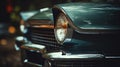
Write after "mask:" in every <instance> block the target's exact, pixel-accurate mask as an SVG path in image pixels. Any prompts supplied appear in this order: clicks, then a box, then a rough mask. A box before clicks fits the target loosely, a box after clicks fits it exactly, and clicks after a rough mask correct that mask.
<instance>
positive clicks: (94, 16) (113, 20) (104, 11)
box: [57, 3, 120, 30]
mask: <svg viewBox="0 0 120 67" xmlns="http://www.w3.org/2000/svg"><path fill="white" fill-rule="evenodd" d="M57 7H58V8H60V9H62V11H63V12H64V13H65V14H66V15H67V17H68V18H69V19H70V20H71V24H72V26H74V27H77V28H78V29H82V30H118V29H120V19H119V17H120V5H115V4H101V3H68V4H59V5H58V6H57Z"/></svg>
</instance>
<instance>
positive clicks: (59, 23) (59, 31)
mask: <svg viewBox="0 0 120 67" xmlns="http://www.w3.org/2000/svg"><path fill="white" fill-rule="evenodd" d="M67 29H68V20H67V18H66V17H65V15H64V14H63V13H60V14H59V15H58V18H57V20H56V25H55V37H56V39H57V41H58V42H59V43H63V41H64V40H65V38H66V35H67Z"/></svg>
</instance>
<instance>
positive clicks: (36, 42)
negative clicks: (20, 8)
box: [20, 2, 120, 67]
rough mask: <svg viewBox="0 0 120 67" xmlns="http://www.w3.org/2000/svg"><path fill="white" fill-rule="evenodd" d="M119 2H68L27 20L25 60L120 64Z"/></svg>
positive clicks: (71, 65)
mask: <svg viewBox="0 0 120 67" xmlns="http://www.w3.org/2000/svg"><path fill="white" fill-rule="evenodd" d="M119 17H120V5H119V4H115V3H83V2H82V3H81V2H80V3H66V4H58V5H55V6H54V7H53V8H52V12H51V9H50V10H40V11H39V12H37V13H36V14H35V15H33V16H32V17H30V18H29V19H28V20H27V21H26V22H25V25H24V26H25V29H24V30H25V31H26V32H25V33H24V37H26V38H27V42H26V43H24V44H22V45H21V46H20V47H21V53H22V61H23V62H24V63H29V64H31V65H34V66H42V67H114V66H120V64H119V63H120V49H119V48H120V45H119V44H120V42H119V41H120V35H119V34H120V23H119V21H120V20H119Z"/></svg>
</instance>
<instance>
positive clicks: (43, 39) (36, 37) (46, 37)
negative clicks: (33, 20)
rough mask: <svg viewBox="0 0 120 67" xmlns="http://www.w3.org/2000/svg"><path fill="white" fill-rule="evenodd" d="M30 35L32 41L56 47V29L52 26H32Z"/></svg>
mask: <svg viewBox="0 0 120 67" xmlns="http://www.w3.org/2000/svg"><path fill="white" fill-rule="evenodd" d="M30 37H31V38H30V39H31V42H32V43H36V44H40V45H46V46H54V47H56V44H57V41H56V40H55V36H54V29H51V28H34V27H31V28H30Z"/></svg>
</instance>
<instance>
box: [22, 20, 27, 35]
mask: <svg viewBox="0 0 120 67" xmlns="http://www.w3.org/2000/svg"><path fill="white" fill-rule="evenodd" d="M20 24H21V25H20V31H21V32H22V33H27V31H28V30H27V27H26V23H25V22H24V21H23V20H21V21H20Z"/></svg>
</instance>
